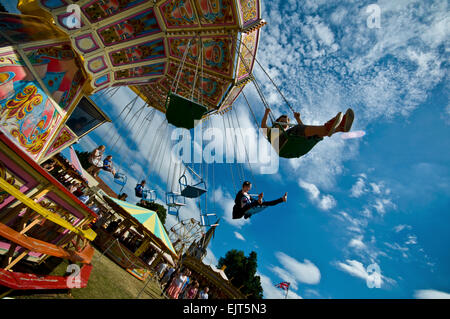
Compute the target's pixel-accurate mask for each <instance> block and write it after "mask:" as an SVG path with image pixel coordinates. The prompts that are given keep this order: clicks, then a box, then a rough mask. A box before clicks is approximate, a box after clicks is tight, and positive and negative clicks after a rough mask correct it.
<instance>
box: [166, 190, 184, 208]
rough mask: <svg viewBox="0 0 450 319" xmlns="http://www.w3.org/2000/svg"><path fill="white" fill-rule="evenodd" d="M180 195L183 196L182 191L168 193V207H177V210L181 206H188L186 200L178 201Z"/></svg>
mask: <svg viewBox="0 0 450 319" xmlns="http://www.w3.org/2000/svg"><path fill="white" fill-rule="evenodd" d="M179 196H181V194H180V193H174V192H171V193H167V194H166V205H167V206H168V207H172V208H175V209H177V210H178V209H179V208H180V207H183V206H186V204H185V203H184V202H183V203H182V202H179V201H177V199H178V197H179Z"/></svg>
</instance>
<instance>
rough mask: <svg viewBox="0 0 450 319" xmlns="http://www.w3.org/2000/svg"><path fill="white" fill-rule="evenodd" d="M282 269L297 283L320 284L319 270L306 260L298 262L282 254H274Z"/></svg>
mask: <svg viewBox="0 0 450 319" xmlns="http://www.w3.org/2000/svg"><path fill="white" fill-rule="evenodd" d="M275 256H276V257H277V259H278V261H279V262H280V263H281V265H282V266H283V267H284V269H285V270H286V271H287V272H288V273H289V274H291V276H292V278H294V279H295V280H296V281H298V282H302V283H305V284H309V285H316V284H318V283H319V282H320V277H321V275H320V270H319V268H317V266H316V265H314V264H313V263H312V262H311V261H309V260H308V259H305V260H303V262H299V261H298V260H296V259H294V258H292V257H290V256H288V255H286V254H285V253H283V252H277V253H276V254H275Z"/></svg>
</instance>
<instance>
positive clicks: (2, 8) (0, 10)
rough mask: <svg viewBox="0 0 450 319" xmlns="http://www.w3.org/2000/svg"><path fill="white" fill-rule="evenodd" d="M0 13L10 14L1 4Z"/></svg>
mask: <svg viewBox="0 0 450 319" xmlns="http://www.w3.org/2000/svg"><path fill="white" fill-rule="evenodd" d="M0 12H8V10H6V8H5V7H4V6H3V4H1V3H0Z"/></svg>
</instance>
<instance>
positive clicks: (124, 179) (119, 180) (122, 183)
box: [114, 173, 128, 186]
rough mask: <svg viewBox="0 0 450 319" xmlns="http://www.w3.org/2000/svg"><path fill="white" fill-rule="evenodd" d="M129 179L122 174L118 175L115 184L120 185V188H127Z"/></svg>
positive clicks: (115, 176)
mask: <svg viewBox="0 0 450 319" xmlns="http://www.w3.org/2000/svg"><path fill="white" fill-rule="evenodd" d="M127 180H128V178H127V177H126V176H125V175H124V174H121V173H116V175H114V182H115V183H116V184H119V185H120V186H125V185H126V183H127Z"/></svg>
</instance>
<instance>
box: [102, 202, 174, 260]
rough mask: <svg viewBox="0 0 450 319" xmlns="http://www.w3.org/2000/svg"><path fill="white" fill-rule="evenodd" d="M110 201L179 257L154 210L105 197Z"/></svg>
mask: <svg viewBox="0 0 450 319" xmlns="http://www.w3.org/2000/svg"><path fill="white" fill-rule="evenodd" d="M104 197H105V198H106V199H107V200H108V201H112V202H113V203H115V204H116V205H118V206H119V207H121V208H122V209H123V210H125V211H126V212H127V213H128V214H130V215H131V216H132V217H133V218H134V219H136V220H137V221H138V222H139V223H140V224H142V226H144V228H146V229H147V230H149V231H150V232H151V233H152V234H153V235H154V236H155V237H156V238H157V239H159V241H160V242H161V243H162V244H164V246H165V247H166V248H167V249H168V250H169V251H170V252H171V253H172V254H173V255H174V256H177V253H176V251H175V249H174V248H173V246H172V243H171V241H170V239H169V236H168V235H167V233H166V231H165V229H164V226H163V224H162V223H161V220H160V219H159V217H158V214H157V213H156V212H154V211H152V210H149V209H146V208H143V207H140V206H137V205H133V204H131V203H128V202H124V201H121V200H118V199H116V198H112V197H110V196H104Z"/></svg>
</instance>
